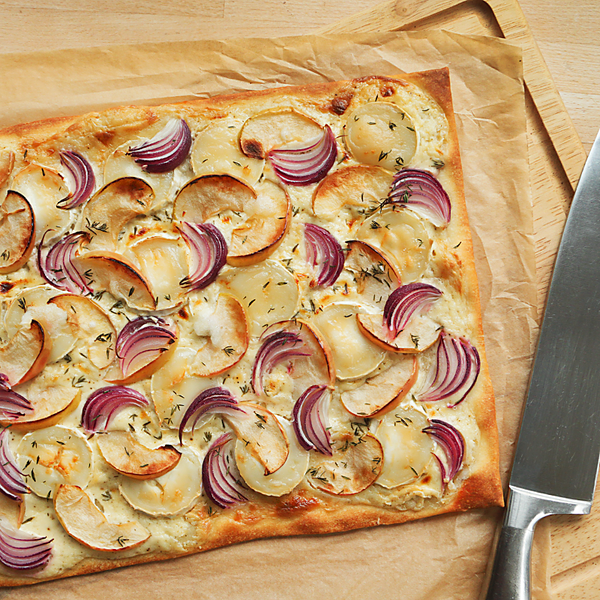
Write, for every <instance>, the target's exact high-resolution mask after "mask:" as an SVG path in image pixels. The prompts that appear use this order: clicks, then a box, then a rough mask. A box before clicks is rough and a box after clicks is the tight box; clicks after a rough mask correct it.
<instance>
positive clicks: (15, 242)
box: [0, 190, 35, 273]
mask: <svg viewBox="0 0 600 600" xmlns="http://www.w3.org/2000/svg"><path fill="white" fill-rule="evenodd" d="M34 240H35V219H34V216H33V209H32V208H31V204H29V202H27V199H26V198H25V196H22V195H21V194H19V192H14V191H12V190H9V191H8V193H7V194H6V197H5V198H4V200H3V201H2V204H0V273H11V272H12V271H16V270H17V269H20V268H21V267H22V266H23V265H24V264H25V263H26V262H27V261H28V260H29V257H30V255H31V251H32V250H33V246H34Z"/></svg>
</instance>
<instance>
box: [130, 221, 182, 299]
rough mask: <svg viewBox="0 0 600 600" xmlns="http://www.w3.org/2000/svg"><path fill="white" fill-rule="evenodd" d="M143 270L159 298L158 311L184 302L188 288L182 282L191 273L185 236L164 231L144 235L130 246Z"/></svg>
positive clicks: (155, 295) (141, 270)
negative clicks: (183, 238) (183, 237)
mask: <svg viewBox="0 0 600 600" xmlns="http://www.w3.org/2000/svg"><path fill="white" fill-rule="evenodd" d="M129 253H131V255H132V257H133V258H134V262H135V263H136V264H137V265H139V267H140V273H141V274H142V276H143V277H144V279H145V280H146V281H147V282H148V284H149V285H150V288H151V289H152V294H153V296H154V297H155V298H158V303H157V310H166V309H171V308H175V307H177V306H179V305H181V304H182V303H183V301H184V299H185V295H186V290H185V288H184V287H182V285H181V281H182V280H183V279H184V278H185V277H187V276H188V274H189V269H188V251H187V246H186V244H185V242H184V241H183V240H182V238H181V236H179V235H178V234H177V235H173V234H172V233H171V232H164V233H161V234H157V235H150V236H148V237H144V238H142V239H140V240H138V241H136V242H135V243H134V244H132V245H131V246H130V247H129Z"/></svg>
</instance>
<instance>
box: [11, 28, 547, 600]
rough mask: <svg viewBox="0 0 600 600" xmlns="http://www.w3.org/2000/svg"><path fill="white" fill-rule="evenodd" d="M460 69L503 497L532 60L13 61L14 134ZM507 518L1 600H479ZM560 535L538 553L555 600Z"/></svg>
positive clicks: (339, 537) (152, 50)
mask: <svg viewBox="0 0 600 600" xmlns="http://www.w3.org/2000/svg"><path fill="white" fill-rule="evenodd" d="M446 65H448V66H449V67H450V69H451V77H452V90H453V95H454V102H455V108H456V112H457V117H458V125H459V135H460V140H461V152H462V159H463V166H464V173H465V186H466V190H465V191H466V197H467V204H468V209H469V215H470V219H471V227H472V232H473V238H474V245H475V252H476V260H477V271H478V274H479V281H480V286H481V298H482V309H483V317H484V328H485V333H486V336H487V337H486V340H487V341H486V348H487V354H488V359H489V362H490V368H491V373H492V379H493V384H494V389H495V392H496V400H497V411H498V421H499V428H500V439H501V468H502V473H503V478H504V482H505V483H506V481H507V473H508V469H509V467H510V461H511V459H512V453H513V446H514V441H515V436H516V431H517V428H518V423H519V419H520V414H521V408H522V402H523V398H524V394H525V389H526V382H527V377H528V373H529V368H530V362H531V355H532V346H533V341H534V339H535V334H536V324H535V316H536V313H535V310H536V309H535V303H536V291H535V285H534V275H535V273H534V271H535V262H534V254H533V241H532V214H531V200H530V195H529V178H528V163H527V147H526V123H525V112H524V94H523V85H522V71H521V52H520V49H518V48H516V47H514V46H511V45H509V44H507V43H505V42H504V41H501V40H498V39H496V38H483V37H465V36H460V35H458V34H450V33H444V32H419V33H414V34H407V33H379V34H368V35H355V34H353V35H352V36H348V37H346V36H306V37H297V38H280V39H271V40H264V39H263V40H261V39H252V40H229V41H225V42H218V41H204V42H192V43H171V44H153V45H143V46H130V47H111V48H104V49H98V48H94V49H85V50H69V51H59V52H46V53H36V54H25V55H12V56H11V55H8V56H6V55H5V56H0V71H1V72H2V73H3V85H2V86H0V126H6V125H10V124H14V123H18V122H22V121H28V120H36V119H41V118H46V117H51V116H58V115H66V114H78V113H81V112H85V111H89V110H97V109H102V108H105V107H108V106H113V105H120V104H126V103H135V104H144V103H150V104H156V103H160V102H164V101H173V100H181V99H189V98H192V97H198V96H206V95H212V94H215V93H219V92H223V91H237V90H240V91H241V90H249V89H256V88H263V87H268V86H274V85H280V84H303V83H313V82H319V81H326V80H338V79H347V78H352V77H358V76H363V75H369V74H378V75H394V74H397V73H398V72H401V71H405V72H409V71H414V70H425V69H430V68H436V67H441V66H446ZM500 514H501V512H500V511H499V510H498V509H490V510H477V511H472V512H468V513H463V514H457V515H447V516H441V517H435V518H432V519H427V520H422V521H417V522H413V523H408V524H404V525H399V526H388V527H378V528H370V529H364V530H359V531H354V532H348V533H341V534H336V535H328V536H313V537H311V536H306V537H296V538H279V539H268V540H260V541H256V542H251V543H246V544H241V545H237V546H233V547H229V548H224V549H220V550H215V551H211V552H208V553H205V554H199V555H194V556H190V557H185V558H181V559H177V560H172V561H166V562H163V563H151V564H148V565H141V566H138V567H130V568H127V569H120V570H116V571H109V572H105V573H101V574H96V575H90V576H86V577H78V578H70V579H65V580H61V581H56V582H50V583H46V584H40V585H37V586H34V587H33V588H20V589H11V590H4V591H1V592H0V598H1V599H8V598H10V599H11V600H12V599H20V600H23V599H25V598H39V597H44V598H45V599H46V600H53V599H57V600H58V599H60V600H63V599H64V598H69V599H75V598H86V599H93V598H102V599H103V600H112V599H113V598H115V599H117V598H118V599H119V600H123V598H161V599H163V600H171V599H181V598H186V599H188V598H203V599H207V600H209V599H211V600H212V599H215V600H217V599H219V600H221V599H224V598H227V599H228V600H238V599H242V598H243V599H245V600H254V599H256V600H259V599H260V600H267V599H277V600H281V599H305V598H327V599H328V598H344V599H348V600H349V599H360V600H366V599H375V598H376V599H378V600H385V599H392V598H394V599H397V598H402V599H403V600H455V599H456V600H471V599H473V600H475V599H476V598H477V597H478V595H479V592H480V590H481V587H482V582H483V578H484V572H485V567H486V562H487V560H488V554H489V551H490V546H491V543H492V538H493V535H494V529H495V527H496V525H497V523H498V521H499V518H500ZM548 546H549V534H548V531H547V530H546V529H545V528H544V527H543V526H542V527H541V528H540V530H539V531H538V534H537V536H536V547H535V552H534V581H533V584H534V597H535V598H536V599H537V600H542V599H545V598H547V597H548V596H547V587H548V581H549V580H548V573H547V560H548Z"/></svg>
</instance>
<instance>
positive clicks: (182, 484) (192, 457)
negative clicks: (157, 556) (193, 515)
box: [119, 448, 202, 516]
mask: <svg viewBox="0 0 600 600" xmlns="http://www.w3.org/2000/svg"><path fill="white" fill-rule="evenodd" d="M119 491H120V492H121V495H122V496H123V498H125V500H126V501H127V502H128V503H129V504H130V505H131V506H132V507H133V508H135V509H136V510H141V511H142V512H145V513H147V514H149V515H154V516H167V515H181V514H184V513H186V512H187V511H188V510H189V509H190V508H192V506H193V505H194V503H195V502H196V500H197V498H198V496H200V494H201V492H202V468H201V465H200V460H199V459H198V457H197V456H196V454H195V453H194V452H193V451H192V450H190V449H189V448H182V449H181V458H180V459H179V462H178V463H177V464H176V465H175V467H173V468H172V469H171V470H170V471H168V472H167V473H165V474H164V475H161V476H159V477H156V478H155V479H144V480H140V479H133V478H129V477H125V478H123V480H122V482H121V484H120V485H119Z"/></svg>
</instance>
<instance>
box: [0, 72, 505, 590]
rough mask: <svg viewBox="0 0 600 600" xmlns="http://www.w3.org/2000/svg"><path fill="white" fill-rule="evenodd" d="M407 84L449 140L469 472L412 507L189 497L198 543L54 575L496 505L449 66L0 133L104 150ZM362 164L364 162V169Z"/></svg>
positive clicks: (35, 142) (346, 103)
mask: <svg viewBox="0 0 600 600" xmlns="http://www.w3.org/2000/svg"><path fill="white" fill-rule="evenodd" d="M408 83H412V84H416V85H417V86H419V87H420V88H421V89H422V90H425V92H427V94H429V95H430V96H431V97H432V98H434V99H435V101H436V102H437V103H438V104H439V106H440V107H441V108H442V110H443V111H444V113H445V115H446V119H447V121H448V126H449V134H448V146H449V148H448V150H447V152H446V154H445V157H446V163H445V173H446V179H445V181H446V183H447V185H448V186H449V187H450V188H451V189H449V190H448V191H449V194H450V196H451V197H452V199H453V204H452V210H453V213H452V225H451V227H452V233H451V235H450V237H451V239H453V240H458V244H457V245H455V246H454V245H453V247H452V248H449V249H447V255H446V256H445V257H444V259H443V260H442V259H440V260H439V261H438V268H439V269H441V270H443V271H444V272H445V274H446V277H447V279H448V280H449V281H450V282H451V283H452V281H454V283H453V284H452V285H454V287H455V288H456V289H457V291H458V292H459V293H460V294H462V295H464V297H466V298H467V302H468V304H469V305H470V306H471V307H472V308H473V314H472V315H470V316H471V318H472V319H473V323H474V326H473V328H474V333H475V335H474V337H473V339H472V340H471V341H472V342H473V343H474V344H475V346H476V347H477V349H478V351H479V354H480V356H481V365H482V366H481V373H480V376H479V379H478V381H477V384H476V390H475V391H474V395H475V396H476V401H474V402H473V403H472V404H471V408H472V413H473V416H474V419H475V421H476V423H477V426H478V429H479V436H480V437H479V440H478V443H477V453H476V456H474V458H473V462H472V464H471V465H470V467H469V473H468V476H466V477H465V478H464V479H462V480H460V481H459V483H458V489H457V491H456V492H454V493H451V494H448V495H447V496H444V498H443V500H442V501H441V502H437V501H435V500H432V501H423V502H422V503H418V504H417V505H416V508H415V509H414V510H412V509H409V508H405V509H402V510H399V509H393V508H385V507H378V506H372V505H369V504H367V503H363V502H362V501H361V502H359V503H352V501H351V500H350V499H349V500H346V499H343V498H340V497H338V496H334V495H329V494H326V493H323V492H320V491H318V490H313V489H312V488H310V487H309V486H308V485H307V486H305V487H304V488H301V489H298V490H297V491H294V492H291V493H289V494H286V495H285V496H282V497H280V498H270V497H265V498H264V501H263V502H261V504H256V503H255V502H248V503H246V504H244V505H241V506H240V507H239V508H235V509H228V510H224V511H220V512H218V513H216V514H208V513H207V511H206V509H205V508H204V507H203V506H202V505H197V506H196V507H195V508H193V509H192V510H191V511H190V512H189V513H188V514H187V515H186V517H185V519H186V521H188V522H189V523H192V524H193V525H194V528H195V532H196V538H195V539H196V540H197V544H198V545H197V546H194V545H190V546H189V547H187V548H185V549H182V550H181V551H177V552H167V553H165V552H148V553H145V554H143V555H138V556H129V557H113V556H111V558H110V559H100V558H85V559H84V560H82V561H81V562H79V563H77V564H76V565H75V566H73V567H71V568H69V569H67V570H66V571H64V572H62V573H61V574H60V575H58V576H56V577H53V579H58V578H62V577H68V576H72V575H80V574H86V573H93V572H98V571H103V570H107V569H112V568H117V567H121V566H127V565H133V564H140V563H145V562H149V561H156V560H165V559H169V558H174V557H177V556H182V555H185V554H189V553H194V552H201V551H205V550H209V549H213V548H218V547H220V546H225V545H228V544H233V543H237V542H242V541H248V540H252V539H257V538H264V537H273V536H288V535H304V534H308V533H310V534H316V533H318V534H325V533H332V532H337V531H344V530H350V529H357V528H362V527H371V526H375V525H383V524H394V523H403V522H406V521H411V520H415V519H420V518H424V517H429V516H433V515H438V514H444V513H449V512H455V511H465V510H470V509H472V508H480V507H486V506H501V505H502V504H503V495H502V489H501V486H500V479H499V473H498V438H497V428H496V414H495V407H494V395H493V390H492V386H491V381H490V376H489V372H488V367H487V361H486V357H485V349H484V338H483V327H482V322H481V314H480V309H479V290H478V286H477V277H476V272H475V264H474V258H473V246H472V242H471V236H470V230H469V223H468V215H467V209H466V203H465V198H464V192H463V174H462V167H461V163H460V155H459V151H458V136H457V130H456V123H455V119H454V112H453V108H452V97H451V91H450V80H449V71H448V69H440V70H434V71H426V72H422V73H413V74H407V75H401V76H400V78H399V79H395V78H391V77H374V76H370V77H364V78H361V79H356V80H352V81H345V82H336V83H323V84H317V85H310V86H298V87H291V88H281V89H277V90H260V91H252V92H245V93H242V94H228V95H223V96H219V97H216V98H211V99H207V100H198V101H191V102H185V103H180V104H176V105H169V106H163V107H119V108H115V109H110V110H108V111H105V112H103V113H91V114H88V115H84V116H81V117H61V118H56V119H49V120H45V121H38V122H34V123H28V124H22V125H16V126H14V127H11V128H8V129H5V130H3V131H1V132H0V141H3V142H4V144H5V145H6V146H7V147H8V148H10V149H11V150H12V151H13V152H14V153H15V156H16V157H17V161H16V162H17V163H19V162H21V163H22V162H23V161H22V159H21V157H22V156H23V153H24V151H25V150H28V151H29V152H32V153H35V152H36V149H37V148H39V147H41V146H44V147H45V148H47V147H48V146H50V147H51V146H52V142H53V140H59V139H61V136H65V135H66V136H68V138H69V139H70V140H73V139H75V140H76V139H78V138H85V139H86V140H88V144H91V145H93V146H94V148H95V149H96V150H97V151H98V152H100V154H101V155H103V156H106V154H107V153H108V148H114V147H115V145H118V143H121V142H122V141H126V140H127V139H128V138H127V135H132V134H135V133H136V132H139V131H141V130H143V129H144V128H146V127H149V126H151V125H153V124H155V123H156V122H158V121H159V119H160V118H161V117H164V116H165V115H171V114H180V115H182V116H184V115H186V114H190V113H195V114H198V113H199V114H202V115H204V116H206V117H207V118H212V119H214V118H218V117H221V116H224V115H226V114H227V113H228V111H229V110H230V109H231V107H232V105H234V104H236V103H240V102H242V103H244V105H245V106H248V107H253V108H254V109H256V107H261V106H262V104H263V103H264V102H266V103H268V106H269V107H270V108H277V107H278V106H280V105H281V103H282V102H287V103H291V104H292V106H293V107H294V108H297V107H301V106H302V105H304V104H310V105H311V108H312V109H313V110H316V111H317V112H320V113H321V114H323V115H335V116H336V117H341V118H346V117H347V115H348V114H349V111H350V110H351V109H352V106H353V101H354V99H355V98H356V97H357V95H358V94H360V91H361V89H362V88H363V87H364V86H365V85H374V84H375V85H376V86H377V88H378V90H379V92H378V96H380V97H381V98H384V99H385V98H388V97H390V96H392V95H393V94H394V87H395V86H398V85H408ZM46 151H47V150H46ZM355 168H359V167H355ZM363 168H366V169H372V167H363ZM290 220H291V215H290V214H288V216H287V219H286V230H287V227H288V224H289V221H290ZM279 241H281V240H279ZM273 250H274V248H273ZM242 258H243V259H245V258H246V257H242ZM254 258H255V257H253V259H254ZM260 258H263V256H261V257H260ZM240 261H241V262H240ZM240 261H238V262H237V263H236V262H234V263H232V264H246V262H244V261H243V260H242V259H240ZM230 262H231V261H230ZM251 262H255V261H254V260H252V261H251ZM456 272H460V274H461V277H456V278H455V280H454V279H453V277H454V275H455V273H456ZM37 581H38V580H36V579H32V578H29V577H22V576H19V575H16V576H15V577H6V576H0V586H6V585H24V584H31V583H36V582H37Z"/></svg>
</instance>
